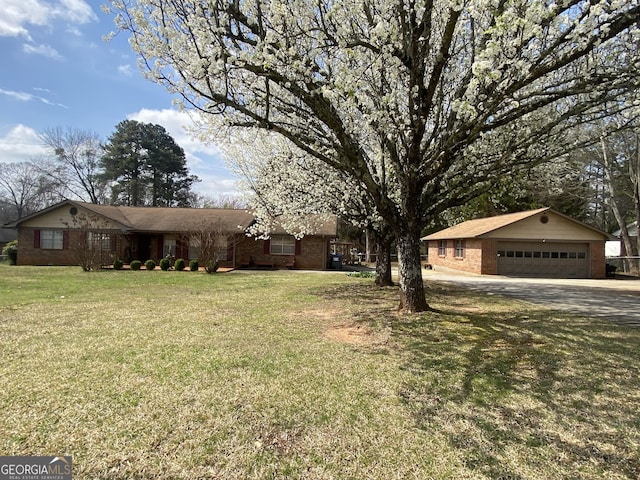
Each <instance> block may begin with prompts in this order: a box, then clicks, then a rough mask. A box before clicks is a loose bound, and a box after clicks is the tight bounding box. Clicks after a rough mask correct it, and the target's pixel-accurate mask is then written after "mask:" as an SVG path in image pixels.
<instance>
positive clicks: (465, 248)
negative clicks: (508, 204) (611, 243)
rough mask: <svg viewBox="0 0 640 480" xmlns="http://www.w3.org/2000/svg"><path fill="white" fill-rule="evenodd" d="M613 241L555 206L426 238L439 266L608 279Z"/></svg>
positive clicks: (433, 261) (466, 224)
mask: <svg viewBox="0 0 640 480" xmlns="http://www.w3.org/2000/svg"><path fill="white" fill-rule="evenodd" d="M610 239H611V236H610V235H609V234H607V233H605V232H602V231H600V230H598V229H596V228H593V227H590V226H589V225H586V224H584V223H582V222H579V221H577V220H574V219H572V218H570V217H567V216H566V215H563V214H561V213H558V212H556V211H554V210H552V209H550V208H540V209H537V210H529V211H526V212H518V213H511V214H507V215H499V216H495V217H489V218H480V219H477V220H470V221H467V222H463V223H460V224H458V225H455V226H453V227H450V228H447V229H444V230H441V231H439V232H436V233H433V234H431V235H427V236H426V237H424V238H422V240H423V241H425V242H428V248H429V264H430V265H431V266H432V267H434V268H437V267H445V268H451V269H456V270H462V271H466V272H470V273H477V274H484V275H507V276H525V277H549V278H553V277H555V278H605V276H606V264H605V242H606V241H607V240H610Z"/></svg>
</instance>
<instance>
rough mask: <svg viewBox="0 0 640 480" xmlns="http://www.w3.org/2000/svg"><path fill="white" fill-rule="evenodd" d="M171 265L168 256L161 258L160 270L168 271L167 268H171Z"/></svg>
mask: <svg viewBox="0 0 640 480" xmlns="http://www.w3.org/2000/svg"><path fill="white" fill-rule="evenodd" d="M169 267H171V262H170V261H169V259H168V258H163V259H162V260H160V270H163V271H165V272H166V271H167V270H169Z"/></svg>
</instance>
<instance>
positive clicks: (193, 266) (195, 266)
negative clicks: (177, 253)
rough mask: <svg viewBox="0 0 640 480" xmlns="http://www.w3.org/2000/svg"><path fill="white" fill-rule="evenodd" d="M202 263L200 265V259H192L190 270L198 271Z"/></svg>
mask: <svg viewBox="0 0 640 480" xmlns="http://www.w3.org/2000/svg"><path fill="white" fill-rule="evenodd" d="M198 268H200V265H198V260H190V261H189V270H191V271H192V272H197V271H198Z"/></svg>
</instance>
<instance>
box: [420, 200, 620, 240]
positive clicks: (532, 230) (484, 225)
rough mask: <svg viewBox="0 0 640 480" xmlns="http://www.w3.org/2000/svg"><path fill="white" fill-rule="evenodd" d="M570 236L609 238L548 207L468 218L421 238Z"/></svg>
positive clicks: (576, 237) (562, 237) (591, 238)
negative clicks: (473, 218)
mask: <svg viewBox="0 0 640 480" xmlns="http://www.w3.org/2000/svg"><path fill="white" fill-rule="evenodd" d="M543 217H546V218H543ZM543 222H544V223H543ZM569 236H572V237H574V238H573V239H576V240H604V239H608V238H609V235H608V234H607V233H605V232H602V231H600V230H598V229H597V228H594V227H591V226H589V225H586V224H584V223H582V222H579V221H578V220H574V219H572V218H571V217H568V216H566V215H563V214H561V213H559V212H556V211H554V210H552V209H550V208H548V207H545V208H538V209H535V210H528V211H524V212H517V213H509V214H506V215H498V216H495V217H487V218H479V219H476V220H469V221H466V222H462V223H460V224H458V225H455V226H453V227H449V228H446V229H444V230H441V231H439V232H436V233H433V234H431V235H427V236H426V237H424V238H422V240H426V241H428V240H451V239H462V238H510V239H517V238H522V239H528V238H544V239H558V240H566V239H567V238H568V237H569Z"/></svg>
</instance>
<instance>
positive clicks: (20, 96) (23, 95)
mask: <svg viewBox="0 0 640 480" xmlns="http://www.w3.org/2000/svg"><path fill="white" fill-rule="evenodd" d="M34 90H36V91H40V92H47V93H48V92H49V90H46V89H42V88H35V89H34ZM0 95H6V96H7V97H11V98H13V99H14V100H18V101H21V102H32V101H34V100H37V101H39V102H42V103H44V104H46V105H51V106H53V107H61V108H69V107H67V106H66V105H64V104H62V103H55V102H52V101H51V100H49V99H47V98H45V97H41V96H39V95H33V94H32V93H28V92H15V91H13V90H4V89H2V88H0Z"/></svg>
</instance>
